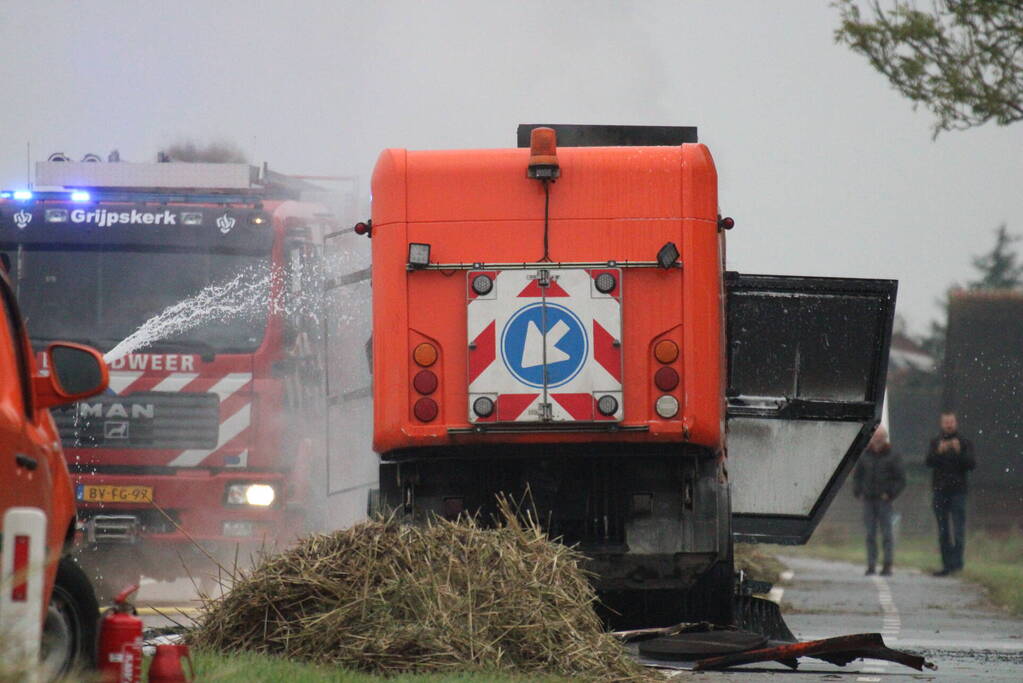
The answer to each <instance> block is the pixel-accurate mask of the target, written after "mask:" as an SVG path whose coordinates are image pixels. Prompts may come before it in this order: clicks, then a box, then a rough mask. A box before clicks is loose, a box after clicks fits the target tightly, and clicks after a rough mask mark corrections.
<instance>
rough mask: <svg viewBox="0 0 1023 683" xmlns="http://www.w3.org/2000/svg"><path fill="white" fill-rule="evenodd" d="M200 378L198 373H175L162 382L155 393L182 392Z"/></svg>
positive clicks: (154, 389) (156, 387) (155, 389)
mask: <svg viewBox="0 0 1023 683" xmlns="http://www.w3.org/2000/svg"><path fill="white" fill-rule="evenodd" d="M198 376H199V373H197V372H175V373H174V374H173V375H168V376H167V377H165V378H164V379H163V380H161V381H160V383H159V384H157V385H156V386H155V387H153V391H181V390H182V389H184V388H185V387H186V386H187V385H188V384H189V383H190V382H191V381H192V380H194V379H195V378H196V377H198Z"/></svg>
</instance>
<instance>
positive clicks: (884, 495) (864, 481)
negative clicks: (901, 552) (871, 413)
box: [853, 425, 906, 576]
mask: <svg viewBox="0 0 1023 683" xmlns="http://www.w3.org/2000/svg"><path fill="white" fill-rule="evenodd" d="M904 488H906V475H905V472H903V469H902V463H901V462H900V461H899V456H898V455H896V454H895V453H893V452H892V445H891V443H889V442H888V431H887V430H886V429H885V428H884V426H883V425H879V426H878V428H877V429H876V430H874V435H873V436H871V437H870V443H868V444H867V448H866V449H865V450H864V451H863V453H862V454H861V455H860V459H859V461H858V462H857V463H856V469H855V470H854V471H853V495H855V496H856V497H857V498H862V499H863V523H864V525H865V526H866V527H867V576H871V575H872V574H874V573H875V568H876V566H877V528H878V527H881V548H882V551H883V564H882V566H881V576H891V574H892V564H893V562H894V559H895V558H894V554H895V547H894V546H895V541H894V538H893V533H892V501H894V500H895V498H896V497H897V496H898V495H899V494H900V493H902V489H904Z"/></svg>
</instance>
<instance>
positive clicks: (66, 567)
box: [42, 556, 99, 680]
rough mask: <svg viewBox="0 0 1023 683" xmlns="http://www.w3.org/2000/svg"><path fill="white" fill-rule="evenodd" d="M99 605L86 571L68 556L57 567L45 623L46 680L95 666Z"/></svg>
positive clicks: (44, 660) (43, 661)
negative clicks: (76, 669)
mask: <svg viewBox="0 0 1023 683" xmlns="http://www.w3.org/2000/svg"><path fill="white" fill-rule="evenodd" d="M98 623H99V603H98V602H96V594H95V593H94V592H93V590H92V585H91V584H90V583H89V579H88V577H86V575H85V572H83V571H82V570H81V568H80V567H79V566H78V565H77V564H76V563H75V561H74V560H73V559H72V558H71V557H68V556H65V557H63V558H61V560H60V564H58V565H57V578H56V580H55V581H54V584H53V595H52V596H51V597H50V606H49V608H48V609H47V612H46V621H45V622H44V624H43V642H42V666H43V670H44V672H45V676H46V678H47V680H53V679H56V678H58V677H61V676H64V675H66V674H67V673H68V672H70V671H72V670H73V669H74V668H85V669H91V668H93V667H94V666H95V665H96V627H97V624H98Z"/></svg>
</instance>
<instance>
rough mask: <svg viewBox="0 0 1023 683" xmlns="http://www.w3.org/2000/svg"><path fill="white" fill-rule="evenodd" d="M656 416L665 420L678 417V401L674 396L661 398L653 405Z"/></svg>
mask: <svg viewBox="0 0 1023 683" xmlns="http://www.w3.org/2000/svg"><path fill="white" fill-rule="evenodd" d="M654 409H655V410H657V414H658V415H660V416H661V417H663V418H665V419H667V418H669V417H675V416H676V415H678V399H677V398H675V397H674V396H668V395H665V396H661V397H660V398H659V399H657V403H656V404H655V405H654Z"/></svg>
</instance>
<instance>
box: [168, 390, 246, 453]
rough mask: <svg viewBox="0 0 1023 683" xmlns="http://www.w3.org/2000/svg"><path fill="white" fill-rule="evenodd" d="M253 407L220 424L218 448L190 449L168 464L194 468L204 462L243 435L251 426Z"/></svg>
mask: <svg viewBox="0 0 1023 683" xmlns="http://www.w3.org/2000/svg"><path fill="white" fill-rule="evenodd" d="M250 408H251V406H250V405H249V404H246V405H244V406H242V408H241V409H240V410H239V411H238V412H237V413H235V414H234V415H232V416H231V417H229V418H227V419H226V420H224V421H223V422H221V423H220V438H219V439H217V447H216V448H214V449H213V450H206V449H190V450H187V451H182V452H181V454H180V455H178V457H176V458H174V459H173V460H171V461H170V462H169V463H167V464H168V465H169V466H170V467H194V466H195V465H198V464H199V463H200V462H202V461H203V460H204V459H205V458H206V456H208V455H209V454H210V453H212V452H213V451H215V450H217V449H218V448H221V447H223V445H224V444H225V443H227V442H228V441H230V440H231V439H233V438H234V437H236V436H238V435H239V434H241V433H242V430H243V429H245V428H246V427H248V426H249V412H250Z"/></svg>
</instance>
